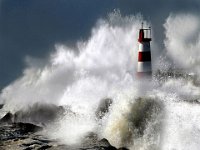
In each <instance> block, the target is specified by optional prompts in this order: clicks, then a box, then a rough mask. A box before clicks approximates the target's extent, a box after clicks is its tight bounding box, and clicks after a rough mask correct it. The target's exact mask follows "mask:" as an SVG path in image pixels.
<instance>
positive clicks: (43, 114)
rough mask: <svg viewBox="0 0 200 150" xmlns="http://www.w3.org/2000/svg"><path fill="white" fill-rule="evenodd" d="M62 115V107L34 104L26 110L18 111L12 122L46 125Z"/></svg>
mask: <svg viewBox="0 0 200 150" xmlns="http://www.w3.org/2000/svg"><path fill="white" fill-rule="evenodd" d="M63 113H64V108H63V107H62V106H56V105H53V104H39V103H36V104H34V105H33V106H31V107H29V108H28V109H26V110H20V111H18V112H16V113H15V114H14V122H28V123H33V124H43V125H44V124H47V123H50V122H52V121H54V120H55V119H57V118H58V117H59V116H60V115H62V114H63Z"/></svg>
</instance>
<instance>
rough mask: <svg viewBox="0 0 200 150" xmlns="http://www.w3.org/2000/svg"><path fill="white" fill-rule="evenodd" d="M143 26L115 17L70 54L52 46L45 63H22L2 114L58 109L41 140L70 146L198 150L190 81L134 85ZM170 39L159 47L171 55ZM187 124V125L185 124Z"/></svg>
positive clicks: (4, 96) (135, 18)
mask: <svg viewBox="0 0 200 150" xmlns="http://www.w3.org/2000/svg"><path fill="white" fill-rule="evenodd" d="M142 21H143V18H142V17H141V16H140V15H138V16H128V17H124V16H121V14H120V13H119V12H118V11H116V12H114V13H111V14H110V15H109V17H108V18H107V19H100V20H99V21H98V22H97V24H96V26H95V27H94V28H93V29H92V33H91V37H90V38H89V39H88V40H87V41H79V42H77V46H76V48H69V47H67V46H66V45H64V44H56V45H55V52H53V53H51V55H50V57H49V59H48V60H47V61H46V62H43V61H42V60H39V59H36V58H31V57H27V58H26V62H27V65H28V67H27V68H26V69H25V70H24V73H23V76H22V77H21V78H19V79H17V80H16V81H15V82H13V83H12V84H10V85H8V86H7V87H6V88H4V89H3V91H2V94H1V95H0V99H1V101H2V102H4V104H5V105H4V110H5V111H6V110H7V111H11V112H13V113H15V112H17V111H19V110H25V109H27V108H29V107H30V106H34V105H35V104H42V105H45V104H47V105H49V104H53V105H58V106H62V108H64V109H65V113H64V115H63V116H62V117H60V118H59V119H58V120H57V121H56V122H55V123H52V124H49V125H47V127H46V132H45V133H44V134H47V135H48V136H49V137H51V138H56V139H60V140H61V141H62V142H64V143H66V144H69V145H74V144H80V143H81V141H82V140H83V139H84V138H85V136H87V135H88V134H89V133H96V134H97V135H98V137H99V138H107V139H108V140H109V141H110V142H111V144H113V145H115V146H117V147H121V146H126V147H129V148H130V149H140V148H142V149H173V148H177V147H178V149H181V148H183V149H184V148H192V149H197V148H198V147H199V145H198V141H197V140H195V139H198V138H199V137H200V134H199V131H200V130H199V129H200V127H199V126H198V125H197V123H196V121H198V120H199V119H200V118H199V116H200V115H199V114H200V112H199V111H198V110H199V106H198V105H196V103H193V102H194V100H195V102H197V100H198V99H199V86H198V85H197V84H195V83H194V80H189V79H187V78H181V79H176V78H172V79H169V80H167V81H166V82H163V83H158V81H157V80H152V81H147V80H138V79H137V78H136V77H135V73H136V65H137V61H136V60H137V49H138V44H137V37H138V29H139V28H140V25H141V22H142ZM143 22H144V21H143ZM169 22H170V19H168V20H167V24H166V25H165V27H166V30H167V34H168V33H170V36H172V34H171V32H169V31H168V29H169V30H171V29H170V28H171V26H172V25H173V22H172V23H169ZM145 24H146V25H147V24H148V23H147V22H145ZM169 25H170V26H169ZM170 36H167V38H168V39H167V41H166V42H165V44H166V50H168V51H169V53H172V52H171V51H170V50H171V49H172V48H171V47H173V45H171V43H170V39H171V38H170ZM152 47H153V48H156V45H155V43H152ZM153 48H152V49H153ZM169 49H170V50H169ZM156 51H158V50H156ZM152 54H153V56H152V57H153V58H155V57H157V56H154V55H158V56H159V54H157V53H156V54H154V53H152ZM180 61H181V60H179V62H180ZM162 63H163V64H165V63H164V62H162ZM188 63H189V62H188ZM195 68H196V67H195ZM154 70H157V68H154ZM102 103H103V106H102V107H101V106H100V105H102ZM183 108H184V110H183ZM185 110H187V111H185ZM98 111H100V113H99V112H98ZM99 114H100V115H101V116H98V115H99ZM190 117H194V119H192V120H190V121H189V118H190ZM178 120H179V121H178ZM181 126H183V127H184V128H182V129H181V128H180V127H181ZM183 129H185V130H186V132H185V133H183ZM194 130H195V133H194V132H192V131H194ZM185 136H187V137H188V138H187V139H183V138H184V137H185ZM172 139H173V140H172ZM182 141H185V142H186V143H191V142H192V144H190V145H187V144H184V143H183V142H182Z"/></svg>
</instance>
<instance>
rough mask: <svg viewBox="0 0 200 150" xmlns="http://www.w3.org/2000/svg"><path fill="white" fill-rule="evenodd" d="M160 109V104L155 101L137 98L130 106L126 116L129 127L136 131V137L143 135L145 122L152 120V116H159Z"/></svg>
mask: <svg viewBox="0 0 200 150" xmlns="http://www.w3.org/2000/svg"><path fill="white" fill-rule="evenodd" d="M162 108H163V107H162V104H161V103H160V102H158V101H157V100H153V99H150V98H138V99H137V100H136V102H135V103H134V104H133V105H132V106H131V111H130V114H129V115H128V120H129V122H130V125H132V127H133V128H134V130H135V131H137V134H138V135H143V132H144V130H145V128H146V125H147V122H148V121H150V120H151V119H152V117H153V115H154V114H155V115H157V114H160V113H161V111H162Z"/></svg>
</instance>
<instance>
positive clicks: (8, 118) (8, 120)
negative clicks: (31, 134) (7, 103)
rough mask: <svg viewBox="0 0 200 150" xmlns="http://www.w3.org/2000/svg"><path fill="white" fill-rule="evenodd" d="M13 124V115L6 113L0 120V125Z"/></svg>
mask: <svg viewBox="0 0 200 150" xmlns="http://www.w3.org/2000/svg"><path fill="white" fill-rule="evenodd" d="M12 122H13V114H11V113H10V112H8V113H7V114H6V115H5V116H4V117H3V118H1V119H0V124H5V123H12Z"/></svg>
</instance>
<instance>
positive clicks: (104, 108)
mask: <svg viewBox="0 0 200 150" xmlns="http://www.w3.org/2000/svg"><path fill="white" fill-rule="evenodd" d="M111 104H112V99H110V98H105V99H102V100H101V102H100V104H99V106H98V108H97V110H96V117H97V118H98V119H101V118H103V117H104V116H105V114H106V113H108V111H109V108H110V106H111Z"/></svg>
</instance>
